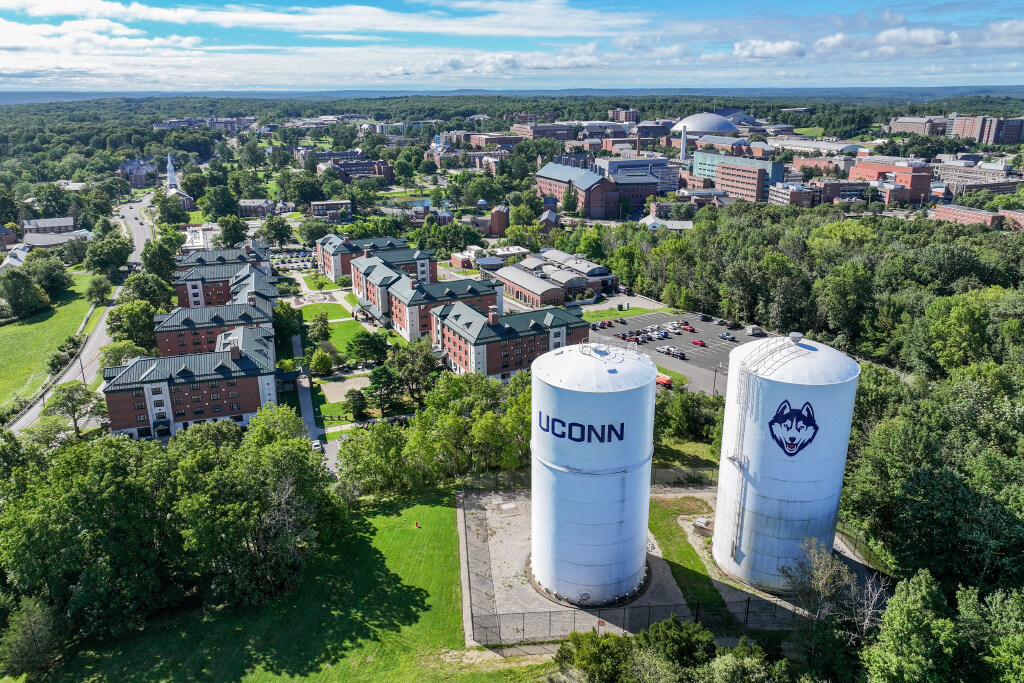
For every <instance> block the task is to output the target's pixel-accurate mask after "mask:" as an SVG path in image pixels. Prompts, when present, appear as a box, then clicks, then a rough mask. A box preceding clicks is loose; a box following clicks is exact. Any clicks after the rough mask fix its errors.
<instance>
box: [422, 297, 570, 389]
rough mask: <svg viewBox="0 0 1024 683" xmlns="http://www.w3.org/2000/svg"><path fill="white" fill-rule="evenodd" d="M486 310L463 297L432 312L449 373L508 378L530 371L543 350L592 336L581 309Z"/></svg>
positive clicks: (436, 344)
mask: <svg viewBox="0 0 1024 683" xmlns="http://www.w3.org/2000/svg"><path fill="white" fill-rule="evenodd" d="M485 310H487V313H486V314H485V313H482V312H481V311H480V310H479V309H477V308H475V307H473V306H469V305H467V304H465V303H463V302H461V301H459V302H456V303H451V304H446V305H444V306H438V307H436V308H434V309H433V310H431V312H430V316H431V318H432V319H433V320H432V324H431V338H432V340H433V344H434V347H435V348H437V349H438V350H439V351H441V352H442V353H443V354H444V355H443V358H444V362H445V364H446V366H447V367H448V368H449V369H450V370H451V371H452V372H455V373H457V374H460V375H463V374H466V373H469V372H479V373H481V374H485V375H487V376H488V377H494V378H497V379H502V380H507V379H508V378H510V377H511V376H512V375H513V374H515V373H516V372H519V371H521V370H529V369H530V366H531V365H532V363H533V361H534V360H536V359H537V357H538V356H540V355H541V354H543V353H547V352H548V351H551V350H554V349H558V348H561V347H562V346H567V345H569V344H580V343H582V342H585V341H587V340H588V339H589V336H590V324H589V323H587V322H585V321H584V320H583V317H582V316H583V313H582V311H579V310H575V311H569V310H565V309H563V308H553V307H552V308H541V309H538V310H536V311H527V312H524V313H512V314H509V315H505V316H502V315H499V312H498V309H497V307H495V306H491V307H489V308H488V309H485Z"/></svg>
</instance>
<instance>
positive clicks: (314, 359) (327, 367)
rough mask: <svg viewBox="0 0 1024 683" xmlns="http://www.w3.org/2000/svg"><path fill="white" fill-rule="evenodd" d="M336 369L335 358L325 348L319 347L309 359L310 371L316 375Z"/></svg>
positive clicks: (325, 373) (327, 373) (329, 372)
mask: <svg viewBox="0 0 1024 683" xmlns="http://www.w3.org/2000/svg"><path fill="white" fill-rule="evenodd" d="M333 369H334V360H333V359H332V358H331V356H330V354H329V353H327V352H326V351H324V350H323V349H317V350H316V351H314V352H313V355H312V356H311V357H310V359H309V371H310V372H311V373H313V374H314V375H329V374H331V370H333Z"/></svg>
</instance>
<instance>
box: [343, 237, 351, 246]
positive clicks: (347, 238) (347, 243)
mask: <svg viewBox="0 0 1024 683" xmlns="http://www.w3.org/2000/svg"><path fill="white" fill-rule="evenodd" d="M341 243H342V244H344V245H345V246H346V247H347V246H348V245H350V244H352V240H351V239H350V238H349V236H348V235H345V236H344V237H342V238H341Z"/></svg>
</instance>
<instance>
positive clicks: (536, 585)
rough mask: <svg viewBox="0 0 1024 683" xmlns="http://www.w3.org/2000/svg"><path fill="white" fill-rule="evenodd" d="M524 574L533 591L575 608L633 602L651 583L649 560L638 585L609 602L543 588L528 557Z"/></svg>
mask: <svg viewBox="0 0 1024 683" xmlns="http://www.w3.org/2000/svg"><path fill="white" fill-rule="evenodd" d="M526 575H527V576H528V577H530V585H531V586H533V589H534V590H535V591H537V592H538V593H540V594H541V595H542V596H544V597H545V598H547V599H548V600H550V601H551V602H553V603H555V604H557V605H561V606H563V607H573V608H575V609H590V608H592V607H593V608H599V607H600V608H605V607H622V606H624V605H628V604H629V603H631V602H633V601H634V600H636V599H637V598H639V597H640V596H641V595H643V594H644V593H646V592H647V588H648V587H649V586H650V585H651V563H650V561H647V562H646V563H645V564H644V578H643V580H642V581H641V582H640V585H639V586H637V587H636V590H634V591H633V592H632V593H630V594H629V595H624V596H622V597H621V598H619V599H618V600H612V601H611V602H587V603H581V602H575V601H571V600H569V599H568V598H566V597H565V596H562V595H558V594H556V593H553V592H551V591H549V590H548V589H547V588H545V587H544V586H542V585H540V583H538V582H537V577H535V576H534V575H533V568H532V567H531V566H530V558H529V557H527V558H526Z"/></svg>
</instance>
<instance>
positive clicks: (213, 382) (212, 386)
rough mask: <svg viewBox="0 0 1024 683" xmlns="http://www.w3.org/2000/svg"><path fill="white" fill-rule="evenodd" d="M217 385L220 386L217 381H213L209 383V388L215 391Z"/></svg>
mask: <svg viewBox="0 0 1024 683" xmlns="http://www.w3.org/2000/svg"><path fill="white" fill-rule="evenodd" d="M218 385H220V382H218V381H217V380H214V381H212V382H210V388H211V389H216V388H217V387H218Z"/></svg>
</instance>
